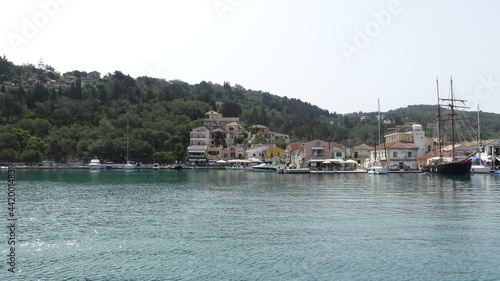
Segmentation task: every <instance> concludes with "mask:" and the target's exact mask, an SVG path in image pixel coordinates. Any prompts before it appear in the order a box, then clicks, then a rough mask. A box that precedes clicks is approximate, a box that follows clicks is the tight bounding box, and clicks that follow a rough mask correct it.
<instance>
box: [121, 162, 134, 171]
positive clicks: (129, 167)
mask: <svg viewBox="0 0 500 281" xmlns="http://www.w3.org/2000/svg"><path fill="white" fill-rule="evenodd" d="M135 166H136V165H135V162H134V161H128V162H127V164H125V165H123V169H124V170H133V169H135Z"/></svg>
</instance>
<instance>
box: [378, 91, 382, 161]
mask: <svg viewBox="0 0 500 281" xmlns="http://www.w3.org/2000/svg"><path fill="white" fill-rule="evenodd" d="M377 104H378V118H377V119H378V145H380V122H381V118H380V99H377ZM379 153H380V149H379ZM380 160H382V154H381V153H380Z"/></svg>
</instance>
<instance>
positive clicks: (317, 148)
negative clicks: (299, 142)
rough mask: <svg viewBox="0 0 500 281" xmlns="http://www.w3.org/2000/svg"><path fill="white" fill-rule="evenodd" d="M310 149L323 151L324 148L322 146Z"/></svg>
mask: <svg viewBox="0 0 500 281" xmlns="http://www.w3.org/2000/svg"><path fill="white" fill-rule="evenodd" d="M311 149H315V150H320V149H323V150H324V149H325V148H324V147H322V146H313V147H311Z"/></svg>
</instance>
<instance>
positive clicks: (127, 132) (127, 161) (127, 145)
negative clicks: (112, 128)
mask: <svg viewBox="0 0 500 281" xmlns="http://www.w3.org/2000/svg"><path fill="white" fill-rule="evenodd" d="M127 164H128V118H127Z"/></svg>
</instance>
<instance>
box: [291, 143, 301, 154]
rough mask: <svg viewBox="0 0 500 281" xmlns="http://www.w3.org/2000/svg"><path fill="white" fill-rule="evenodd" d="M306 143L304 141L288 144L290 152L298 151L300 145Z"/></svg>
mask: <svg viewBox="0 0 500 281" xmlns="http://www.w3.org/2000/svg"><path fill="white" fill-rule="evenodd" d="M302 145H304V144H303V143H291V144H289V145H288V146H287V148H289V151H290V152H293V151H296V150H299V149H300V146H302Z"/></svg>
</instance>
